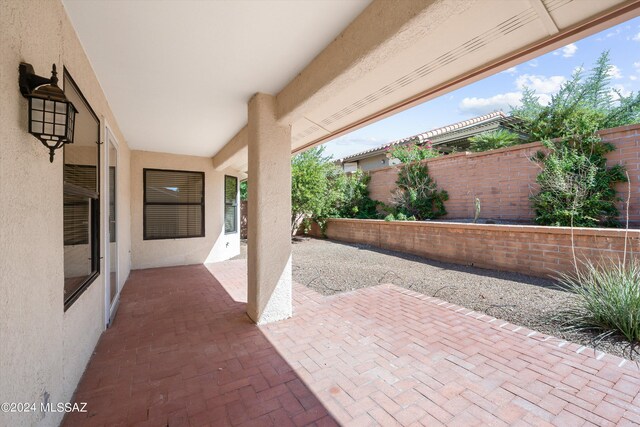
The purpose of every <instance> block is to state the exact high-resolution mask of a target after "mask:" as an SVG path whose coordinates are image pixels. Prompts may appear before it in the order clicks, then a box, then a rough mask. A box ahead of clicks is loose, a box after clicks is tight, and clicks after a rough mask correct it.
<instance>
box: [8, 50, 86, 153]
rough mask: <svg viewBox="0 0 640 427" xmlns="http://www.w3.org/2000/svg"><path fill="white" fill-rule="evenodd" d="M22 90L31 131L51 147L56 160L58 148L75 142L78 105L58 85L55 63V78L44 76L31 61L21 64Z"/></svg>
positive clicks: (46, 145) (50, 149)
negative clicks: (36, 71) (36, 70)
mask: <svg viewBox="0 0 640 427" xmlns="http://www.w3.org/2000/svg"><path fill="white" fill-rule="evenodd" d="M19 70H20V80H19V84H20V93H22V96H24V97H25V98H27V99H28V100H29V133H30V134H32V135H33V136H35V137H36V138H38V139H39V140H40V142H42V143H43V144H44V146H45V147H47V148H48V149H49V161H50V162H53V155H54V154H55V150H57V149H58V148H60V147H62V146H63V145H64V144H72V143H73V133H74V126H75V118H76V113H77V112H78V110H76V107H74V106H73V104H72V103H71V102H70V101H69V100H68V99H67V97H66V96H65V95H64V92H63V91H62V89H60V88H59V87H58V76H57V75H58V73H57V72H56V64H53V69H52V70H51V78H50V79H48V78H46V77H40V76H38V75H36V74H35V73H34V71H33V66H32V65H31V64H26V63H24V62H23V63H21V64H20V69H19Z"/></svg>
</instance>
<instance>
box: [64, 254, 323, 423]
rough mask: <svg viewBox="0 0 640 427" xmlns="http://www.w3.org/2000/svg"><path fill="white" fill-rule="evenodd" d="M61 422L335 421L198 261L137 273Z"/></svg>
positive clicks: (133, 275)
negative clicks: (77, 408) (74, 409)
mask: <svg viewBox="0 0 640 427" xmlns="http://www.w3.org/2000/svg"><path fill="white" fill-rule="evenodd" d="M75 401H76V402H88V405H87V410H88V413H73V414H69V416H67V417H66V419H65V420H64V423H63V425H65V426H75V425H77V426H102V425H104V426H110V427H112V426H119V425H122V426H130V425H140V426H147V425H148V426H154V427H158V426H171V427H174V426H186V425H191V426H206V425H216V426H217V425H231V424H233V425H242V424H243V423H246V424H247V425H248V424H251V425H277V426H287V425H307V424H309V423H312V422H315V421H319V422H321V423H323V425H335V422H333V419H332V417H331V416H330V415H329V413H328V412H327V410H326V409H325V408H324V407H323V406H322V404H321V403H320V401H319V400H318V399H317V398H316V397H315V396H314V395H313V393H312V392H311V391H310V390H309V389H308V388H307V387H306V386H305V384H304V383H303V382H302V381H301V380H300V378H299V377H298V376H297V375H296V373H295V372H294V371H293V370H292V368H291V367H290V366H289V365H288V364H287V362H286V361H285V360H284V359H283V358H282V357H281V356H280V355H279V354H278V352H277V351H276V349H275V348H274V347H273V346H272V345H271V344H270V342H269V340H267V338H266V337H265V336H264V335H263V333H262V332H261V330H260V329H259V328H258V327H256V326H255V325H254V324H253V323H252V322H251V321H250V320H249V318H248V317H247V315H246V314H245V304H244V303H241V302H237V301H234V300H233V299H232V298H231V297H230V296H229V295H228V294H227V292H225V290H224V288H223V287H222V286H221V285H220V283H219V282H218V281H217V280H216V279H215V278H213V277H212V276H211V274H210V273H209V271H208V270H207V269H206V268H205V267H204V266H202V265H198V266H185V267H172V268H159V269H150V270H138V271H134V272H132V273H131V277H130V279H129V281H128V283H127V286H126V287H125V288H124V290H123V293H122V296H121V303H120V308H119V311H118V315H117V317H116V320H115V322H114V324H113V326H112V327H111V328H110V329H108V330H107V331H106V332H105V333H104V334H103V335H102V337H101V339H100V341H99V343H98V346H97V347H96V350H95V353H94V355H93V357H92V359H91V362H90V363H89V366H88V367H87V370H86V372H85V374H84V377H83V379H82V381H81V383H80V385H79V386H78V388H77V390H76V394H75Z"/></svg>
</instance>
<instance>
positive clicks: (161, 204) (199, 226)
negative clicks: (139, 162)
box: [144, 169, 204, 239]
mask: <svg viewBox="0 0 640 427" xmlns="http://www.w3.org/2000/svg"><path fill="white" fill-rule="evenodd" d="M144 174H145V206H144V222H145V224H144V238H145V239H175V238H185V237H202V236H204V173H202V172H186V171H166V170H156V169H145V171H144Z"/></svg>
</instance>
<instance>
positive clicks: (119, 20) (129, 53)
mask: <svg viewBox="0 0 640 427" xmlns="http://www.w3.org/2000/svg"><path fill="white" fill-rule="evenodd" d="M63 3H64V6H65V9H66V10H67V13H68V14H69V17H70V18H71V21H72V23H73V26H74V28H75V29H76V32H77V33H78V36H79V38H80V41H81V42H82V45H83V46H84V49H85V51H86V52H87V55H88V57H89V60H90V61H91V64H92V66H93V68H94V70H95V73H96V74H97V76H98V79H99V81H100V84H101V85H102V88H103V90H104V91H105V93H106V96H107V99H108V101H109V104H110V105H111V108H112V110H113V112H114V114H115V116H116V119H117V121H118V125H119V126H120V129H121V130H122V132H123V133H124V136H125V138H126V139H127V143H128V144H129V146H130V147H131V148H132V149H137V150H148V151H160V152H167V153H176V154H189V155H197V156H212V155H214V154H215V153H216V152H217V151H218V150H219V149H220V148H222V146H224V144H226V143H227V142H228V141H229V139H230V138H231V137H233V135H234V134H235V133H236V132H237V131H238V130H240V129H241V128H242V126H244V124H245V123H246V121H247V112H246V110H247V107H246V103H247V101H248V99H249V97H251V95H252V94H254V93H255V92H266V93H273V94H275V93H277V92H278V91H280V90H281V89H282V88H283V87H284V86H285V85H286V84H287V83H288V82H289V81H290V80H291V79H293V78H294V77H295V75H296V74H297V73H299V72H300V71H301V70H302V69H303V68H304V67H305V66H306V65H307V64H308V63H309V62H310V61H311V60H312V59H313V58H314V57H315V56H316V55H317V54H318V53H319V52H320V51H321V50H322V49H323V48H324V47H325V46H326V45H327V44H329V43H330V42H331V40H333V39H334V38H335V37H336V36H337V35H338V34H339V33H340V32H341V31H342V30H343V29H344V28H345V27H346V26H347V25H348V24H349V23H350V22H351V21H352V20H353V19H354V18H355V17H356V16H357V15H358V14H359V13H360V12H361V11H362V10H363V9H364V8H365V7H366V6H367V5H368V4H369V3H370V0H209V1H190V0H182V1H177V0H175V1H169V0H165V1H160V0H154V1H136V0H122V1H117V2H114V1H111V2H107V1H101V0H63ZM71 71H72V70H71Z"/></svg>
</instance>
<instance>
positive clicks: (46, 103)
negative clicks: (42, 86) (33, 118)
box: [44, 99, 55, 111]
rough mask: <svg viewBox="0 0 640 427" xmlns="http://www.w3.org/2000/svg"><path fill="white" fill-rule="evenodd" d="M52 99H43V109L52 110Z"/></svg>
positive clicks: (53, 103)
mask: <svg viewBox="0 0 640 427" xmlns="http://www.w3.org/2000/svg"><path fill="white" fill-rule="evenodd" d="M54 105H55V102H54V101H49V100H48V99H47V100H45V101H44V111H54V109H55V108H54Z"/></svg>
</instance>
